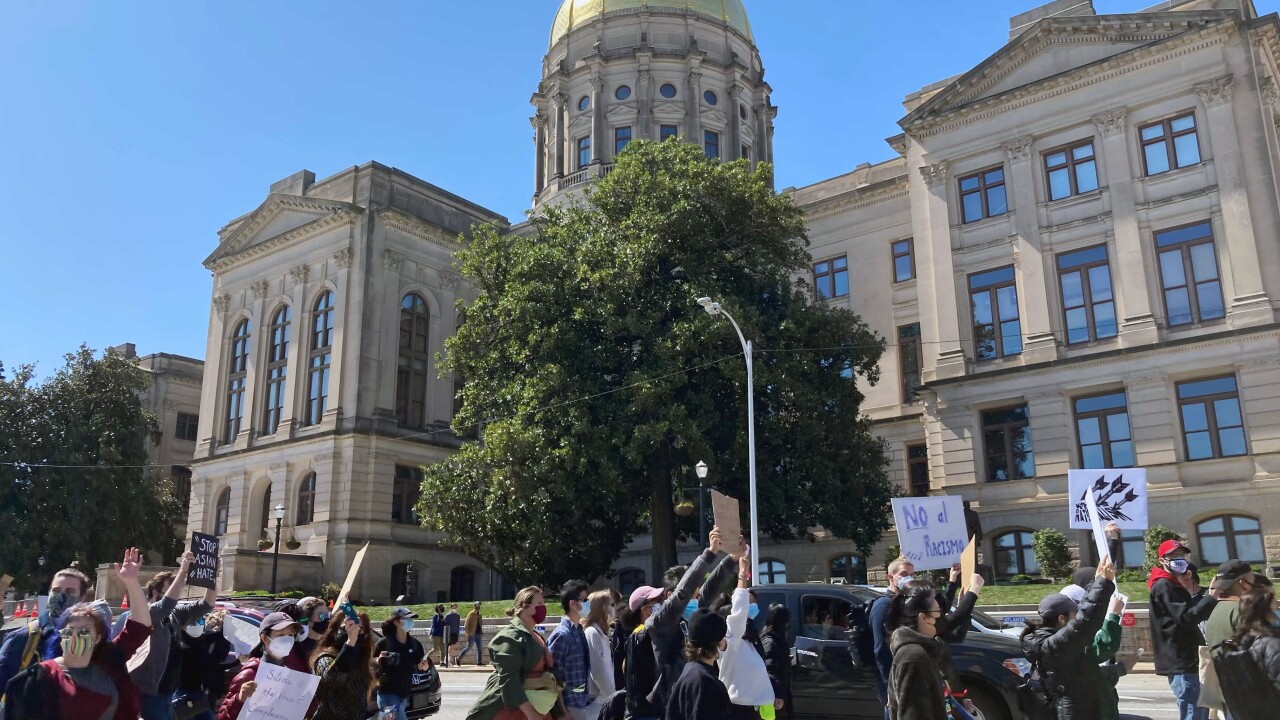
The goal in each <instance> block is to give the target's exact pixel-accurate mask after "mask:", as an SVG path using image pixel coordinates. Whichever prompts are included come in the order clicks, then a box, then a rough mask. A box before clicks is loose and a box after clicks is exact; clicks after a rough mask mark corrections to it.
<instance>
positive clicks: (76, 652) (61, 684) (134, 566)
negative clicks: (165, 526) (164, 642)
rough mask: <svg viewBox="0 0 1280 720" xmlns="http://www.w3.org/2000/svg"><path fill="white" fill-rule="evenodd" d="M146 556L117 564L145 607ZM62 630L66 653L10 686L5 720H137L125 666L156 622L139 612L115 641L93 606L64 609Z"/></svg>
mask: <svg viewBox="0 0 1280 720" xmlns="http://www.w3.org/2000/svg"><path fill="white" fill-rule="evenodd" d="M141 567H142V553H141V552H139V551H138V549H137V548H130V549H129V550H127V551H126V552H125V554H124V560H123V561H121V562H120V563H118V564H116V565H115V571H116V574H117V575H118V576H119V577H120V580H121V582H122V583H124V586H125V589H126V591H127V592H128V597H129V603H130V604H131V605H134V606H136V607H144V606H145V605H146V602H147V596H146V593H145V592H143V590H142V586H141V585H139V584H138V571H139V569H140V568H141ZM59 622H60V625H61V628H60V629H59V630H58V631H57V635H58V642H59V645H60V646H61V654H60V656H59V657H58V658H56V659H52V660H45V661H43V662H41V663H39V664H37V665H33V666H31V667H29V668H27V669H26V670H24V671H23V672H22V673H21V674H19V675H17V676H15V677H14V678H13V679H12V680H10V681H9V684H8V685H7V686H6V688H5V700H4V707H3V716H4V717H5V718H6V720H136V718H137V717H138V714H139V712H140V711H141V705H140V701H139V695H138V689H137V687H135V686H134V684H133V682H132V681H131V680H129V673H128V670H127V668H126V666H125V663H126V662H127V661H128V660H129V658H131V657H132V656H133V654H134V653H135V652H136V651H137V650H138V648H140V647H141V646H142V644H143V643H144V642H145V641H146V640H147V638H148V637H150V635H151V625H150V623H151V618H150V616H149V614H148V613H139V614H138V617H136V618H130V619H129V620H128V621H127V622H126V623H125V627H124V629H123V630H122V631H121V632H120V634H119V635H118V636H117V637H116V639H115V640H111V639H110V638H111V623H110V615H109V614H107V615H105V616H104V614H103V613H102V612H101V611H99V610H98V609H96V608H94V607H93V606H91V605H90V604H88V603H79V604H77V605H74V606H72V607H71V608H70V609H68V610H65V611H63V614H62V616H61V617H60V619H59Z"/></svg>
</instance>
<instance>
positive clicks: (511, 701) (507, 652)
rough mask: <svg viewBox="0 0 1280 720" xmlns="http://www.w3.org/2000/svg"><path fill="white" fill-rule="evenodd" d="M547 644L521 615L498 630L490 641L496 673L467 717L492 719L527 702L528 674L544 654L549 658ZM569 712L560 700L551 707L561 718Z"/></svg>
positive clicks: (490, 652)
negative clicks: (528, 626) (522, 619)
mask: <svg viewBox="0 0 1280 720" xmlns="http://www.w3.org/2000/svg"><path fill="white" fill-rule="evenodd" d="M544 647H545V646H544V645H543V643H542V642H540V641H539V640H538V638H535V637H534V636H533V633H532V632H530V631H529V629H528V628H526V627H525V626H524V623H523V622H521V621H520V618H512V619H511V623H510V624H509V625H507V626H506V627H504V628H502V629H501V630H499V631H498V632H496V633H494V636H493V639H492V640H490V641H489V659H490V661H491V662H492V663H493V673H492V674H491V675H489V681H488V682H487V683H486V684H485V686H484V691H483V692H481V693H480V697H479V698H478V699H477V700H476V704H475V705H472V706H471V710H470V711H468V712H467V717H466V720H492V718H493V717H494V716H495V715H497V714H498V713H499V712H500V711H502V710H503V709H504V708H511V709H513V710H514V709H516V708H519V707H520V706H521V705H523V704H524V703H525V702H526V701H527V700H528V697H527V696H526V695H525V693H524V679H525V677H526V676H528V675H529V674H530V673H532V672H533V670H534V668H536V667H537V666H538V663H539V662H540V661H541V660H542V659H543V657H548V659H549V656H548V655H546V651H545V650H544V649H543V648H544ZM548 672H550V669H549V668H548ZM565 714H566V713H565V711H564V708H563V707H562V706H561V705H560V703H559V702H558V701H557V702H556V705H555V707H553V708H552V709H551V713H550V715H551V717H555V718H560V717H564V716H565Z"/></svg>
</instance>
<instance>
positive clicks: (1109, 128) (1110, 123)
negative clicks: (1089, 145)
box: [1090, 107, 1129, 137]
mask: <svg viewBox="0 0 1280 720" xmlns="http://www.w3.org/2000/svg"><path fill="white" fill-rule="evenodd" d="M1128 119H1129V111H1128V109H1126V108H1122V107H1120V108H1112V109H1110V110H1104V111H1103V112H1100V113H1098V114H1097V115H1094V116H1093V117H1092V118H1090V120H1092V121H1093V124H1094V126H1095V127H1097V128H1098V134H1099V135H1101V136H1103V137H1109V136H1111V135H1120V134H1123V133H1124V129H1125V123H1126V122H1127V121H1128Z"/></svg>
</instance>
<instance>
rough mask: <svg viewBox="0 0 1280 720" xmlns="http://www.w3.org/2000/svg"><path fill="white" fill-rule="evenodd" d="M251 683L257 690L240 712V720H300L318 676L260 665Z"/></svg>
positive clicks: (304, 713) (305, 710)
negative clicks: (254, 684)
mask: <svg viewBox="0 0 1280 720" xmlns="http://www.w3.org/2000/svg"><path fill="white" fill-rule="evenodd" d="M254 682H256V683H257V684H258V687H257V689H256V690H254V691H253V695H251V696H250V697H249V699H248V700H246V701H245V703H244V707H242V708H241V709H240V720H303V717H305V716H306V714H307V708H308V707H309V706H310V705H311V699H312V698H313V697H315V694H316V688H317V687H319V685H320V676H319V675H312V674H311V673H300V672H298V671H296V670H290V669H289V668H286V667H281V666H279V665H268V664H266V663H263V664H261V665H259V666H258V676H257V677H256V678H254Z"/></svg>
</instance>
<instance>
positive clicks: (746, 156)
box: [738, 145, 751, 161]
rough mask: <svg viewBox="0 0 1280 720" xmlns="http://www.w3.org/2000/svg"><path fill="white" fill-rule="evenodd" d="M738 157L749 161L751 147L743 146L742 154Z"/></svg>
mask: <svg viewBox="0 0 1280 720" xmlns="http://www.w3.org/2000/svg"><path fill="white" fill-rule="evenodd" d="M738 157H740V158H742V159H743V160H747V161H750V160H751V147H750V146H749V145H743V146H742V154H741V155H739V156H738Z"/></svg>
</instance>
